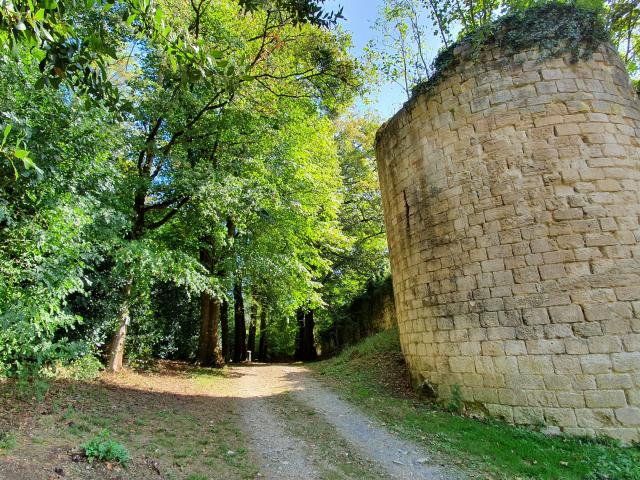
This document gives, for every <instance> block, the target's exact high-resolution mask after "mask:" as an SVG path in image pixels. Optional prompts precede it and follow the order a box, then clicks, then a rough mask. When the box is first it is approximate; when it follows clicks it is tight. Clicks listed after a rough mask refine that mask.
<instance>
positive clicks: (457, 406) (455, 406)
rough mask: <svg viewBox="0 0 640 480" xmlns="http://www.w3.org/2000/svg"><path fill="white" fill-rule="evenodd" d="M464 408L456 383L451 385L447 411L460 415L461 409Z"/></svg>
mask: <svg viewBox="0 0 640 480" xmlns="http://www.w3.org/2000/svg"><path fill="white" fill-rule="evenodd" d="M463 407H464V403H463V402H462V393H460V385H458V384H457V383H456V384H454V385H451V398H450V399H449V403H447V410H448V411H450V412H451V413H460V412H462V408H463Z"/></svg>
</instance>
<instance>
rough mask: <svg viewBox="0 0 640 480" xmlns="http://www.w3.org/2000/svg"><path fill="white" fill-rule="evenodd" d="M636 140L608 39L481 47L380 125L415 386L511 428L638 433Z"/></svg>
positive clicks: (403, 326)
mask: <svg viewBox="0 0 640 480" xmlns="http://www.w3.org/2000/svg"><path fill="white" fill-rule="evenodd" d="M639 136H640V103H639V102H638V99H637V97H636V94H635V93H634V92H633V90H632V88H631V87H630V84H629V79H628V75H627V73H626V70H625V68H624V65H623V64H622V62H621V61H620V59H619V57H618V55H617V53H616V52H615V51H614V50H613V48H612V47H610V46H607V45H603V46H602V47H600V48H599V49H598V51H597V52H595V53H594V54H593V55H592V57H591V59H590V60H588V61H584V60H581V61H579V62H578V63H572V62H571V61H570V58H569V57H568V56H567V57H566V58H552V59H544V60H543V59H541V57H540V54H539V52H538V51H536V50H531V51H525V52H520V53H517V54H511V55H506V54H505V53H503V52H502V51H500V50H499V49H498V48H497V47H486V48H485V49H484V51H483V53H482V54H481V57H480V58H477V59H475V60H471V59H467V60H465V59H461V61H460V62H459V63H458V64H457V66H455V67H452V69H451V71H449V72H448V75H446V77H445V79H444V80H443V81H442V82H441V83H439V84H438V85H437V86H436V87H435V88H434V89H433V90H432V91H431V92H429V93H425V94H422V95H420V96H418V97H417V98H415V99H413V100H412V101H411V102H409V103H408V104H407V105H406V106H405V107H404V108H403V109H402V110H401V111H400V112H398V113H397V114H396V115H395V116H394V117H393V118H392V119H391V120H390V121H389V122H387V123H386V124H385V125H384V126H383V127H382V128H381V130H380V132H379V134H378V143H377V154H378V163H379V172H380V181H381V187H382V196H383V202H384V212H385V223H386V226H387V235H388V240H389V246H390V255H391V270H392V274H393V287H394V292H395V300H396V308H397V315H398V325H399V330H400V336H401V342H402V347H403V350H404V353H405V356H406V359H407V362H408V364H409V367H410V370H411V372H412V376H413V378H414V380H415V381H416V382H426V383H427V384H429V385H428V386H431V387H433V390H434V391H435V392H436V394H437V395H438V396H441V397H444V398H446V397H447V396H449V395H450V392H451V386H452V385H459V386H460V390H461V393H462V396H463V399H464V400H465V402H467V403H468V406H469V407H470V408H474V407H475V408H477V409H478V410H480V411H482V412H484V413H486V414H489V415H492V416H496V417H499V418H503V419H505V420H507V421H509V422H515V423H518V424H540V423H543V424H546V425H549V426H551V429H552V430H556V431H558V430H562V431H564V432H567V433H570V434H606V435H610V436H613V437H617V438H621V439H625V440H640V246H639V245H638V242H639V241H640V228H639V224H638V218H639V217H638V216H639V215H640V198H639V191H640V190H639V188H638V187H639V182H640V143H639ZM427 389H428V390H429V388H427Z"/></svg>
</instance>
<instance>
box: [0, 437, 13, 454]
mask: <svg viewBox="0 0 640 480" xmlns="http://www.w3.org/2000/svg"><path fill="white" fill-rule="evenodd" d="M16 444H17V442H16V437H15V436H14V435H12V434H10V433H7V432H0V454H1V453H6V452H9V451H11V450H13V449H14V448H16Z"/></svg>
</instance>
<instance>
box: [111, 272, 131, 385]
mask: <svg viewBox="0 0 640 480" xmlns="http://www.w3.org/2000/svg"><path fill="white" fill-rule="evenodd" d="M132 283H133V280H132V279H129V280H127V282H126V283H125V285H124V287H123V289H122V304H121V306H120V313H119V314H118V330H117V331H116V332H115V334H114V335H113V338H112V339H111V345H110V347H109V360H108V363H107V368H108V369H109V371H110V372H112V373H117V372H119V371H120V370H121V369H122V360H123V358H124V344H125V340H126V339H127V327H128V326H129V321H130V317H129V305H130V303H131V288H132Z"/></svg>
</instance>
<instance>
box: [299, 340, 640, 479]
mask: <svg viewBox="0 0 640 480" xmlns="http://www.w3.org/2000/svg"><path fill="white" fill-rule="evenodd" d="M312 367H313V369H314V370H315V371H316V372H317V373H318V374H319V375H320V377H321V378H322V379H324V380H325V382H326V383H328V384H329V385H330V386H331V387H332V388H334V389H335V390H337V391H338V392H339V393H341V394H342V395H343V396H344V397H345V398H346V399H347V400H349V401H351V402H353V403H355V404H357V405H358V406H359V407H361V408H362V409H363V410H364V411H366V412H367V413H369V414H370V415H373V416H376V417H378V418H380V419H381V420H382V421H384V422H385V423H386V425H387V426H388V427H390V428H391V429H392V430H395V431H397V432H398V433H399V434H401V435H402V436H405V437H407V438H409V439H411V440H414V441H416V442H419V443H422V444H423V445H425V446H426V447H427V448H428V449H430V450H434V451H439V452H443V453H444V454H445V455H447V456H449V458H450V459H452V461H455V462H456V463H463V464H464V465H465V466H466V467H468V468H469V469H470V471H478V472H486V473H483V474H479V475H480V477H481V478H500V479H503V478H504V479H507V478H520V479H525V478H526V479H563V480H564V479H592V480H596V479H598V480H604V479H615V480H631V479H640V448H638V447H631V448H622V447H620V446H619V445H617V443H616V442H614V441H605V440H593V439H579V438H568V437H563V436H558V437H550V436H547V435H544V434H543V433H541V432H536V431H533V430H530V429H526V428H521V427H514V426H510V425H506V424H504V423H500V422H496V421H491V420H486V421H483V420H477V419H472V418H467V417H463V416H459V415H453V414H450V413H448V412H445V411H443V410H442V409H440V408H438V407H437V406H435V405H432V404H430V403H427V402H423V401H421V400H419V399H418V398H416V397H415V395H413V393H412V392H411V391H410V389H409V387H408V385H409V379H408V374H407V372H406V368H405V367H404V363H403V361H402V354H401V352H400V345H399V341H398V333H397V331H395V330H392V331H387V332H383V333H380V334H377V335H374V336H372V337H369V338H367V339H366V340H364V341H363V342H361V343H360V344H358V345H356V346H353V347H350V348H347V349H345V350H344V351H343V352H342V353H341V354H340V355H339V356H337V357H335V358H332V359H330V360H325V361H322V362H318V363H316V364H314V365H313V366H312ZM453 459H455V460H453Z"/></svg>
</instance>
